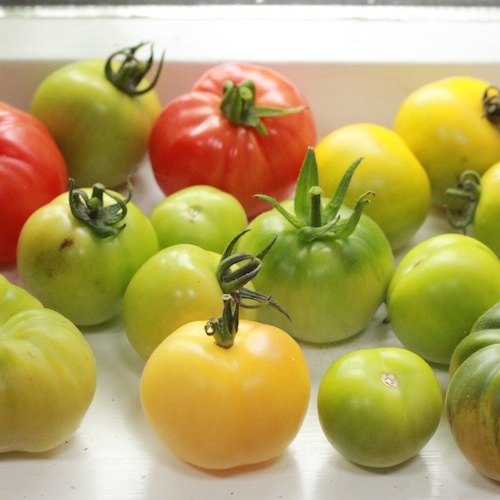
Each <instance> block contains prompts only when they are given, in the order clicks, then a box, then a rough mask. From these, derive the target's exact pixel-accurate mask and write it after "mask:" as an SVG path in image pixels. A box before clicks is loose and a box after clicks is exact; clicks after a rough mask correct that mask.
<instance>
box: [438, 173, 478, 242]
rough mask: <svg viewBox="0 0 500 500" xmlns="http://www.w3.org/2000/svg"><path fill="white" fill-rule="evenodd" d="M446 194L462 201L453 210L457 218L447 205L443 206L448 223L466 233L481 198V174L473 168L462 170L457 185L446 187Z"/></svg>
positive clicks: (472, 222)
mask: <svg viewBox="0 0 500 500" xmlns="http://www.w3.org/2000/svg"><path fill="white" fill-rule="evenodd" d="M446 195H447V196H449V197H450V198H454V199H458V200H460V201H461V202H462V203H463V205H462V206H461V208H459V209H458V210H456V211H455V214H456V215H458V217H459V218H456V217H455V215H454V214H453V213H452V211H451V210H450V208H449V207H448V206H446V207H445V209H446V219H447V220H448V223H449V224H450V226H451V227H453V228H454V229H459V230H461V231H462V232H463V234H467V229H468V228H469V226H471V225H472V224H474V218H475V216H476V210H477V206H478V204H479V200H480V198H481V176H480V175H479V174H478V173H477V172H475V171H474V170H466V171H464V172H463V173H462V174H461V176H460V179H459V181H458V184H457V186H456V187H454V188H449V189H447V190H446Z"/></svg>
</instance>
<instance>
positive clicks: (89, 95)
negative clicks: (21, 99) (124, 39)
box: [31, 44, 162, 188]
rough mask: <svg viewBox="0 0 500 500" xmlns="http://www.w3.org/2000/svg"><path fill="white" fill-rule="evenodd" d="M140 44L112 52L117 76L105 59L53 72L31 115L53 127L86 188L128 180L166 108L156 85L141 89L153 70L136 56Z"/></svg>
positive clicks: (70, 168) (35, 99) (72, 170)
mask: <svg viewBox="0 0 500 500" xmlns="http://www.w3.org/2000/svg"><path fill="white" fill-rule="evenodd" d="M141 45H142V44H141ZM139 48H140V46H137V47H133V48H131V49H129V50H127V49H125V50H124V51H120V52H119V53H116V54H113V56H111V58H112V59H113V61H112V64H111V68H112V69H113V74H114V75H115V76H114V77H113V76H112V75H111V77H110V76H109V74H108V73H107V70H106V68H107V64H106V63H107V61H105V60H100V59H99V60H94V59H91V60H84V61H76V62H73V63H70V64H68V65H65V66H63V67H61V68H59V69H57V70H56V71H54V72H53V73H51V74H49V75H48V76H47V77H46V78H45V79H44V80H43V81H42V82H41V83H40V85H39V86H38V88H37V89H36V91H35V94H34V95H33V100H32V103H31V113H32V114H33V115H34V116H35V117H37V118H38V119H39V120H40V121H41V122H42V123H43V124H44V125H45V126H46V127H47V128H48V129H49V131H50V133H51V135H52V137H53V138H54V139H55V141H56V143H57V145H58V146H59V149H60V150H61V152H62V154H63V156H64V159H65V160H66V164H67V167H68V171H69V174H70V176H71V177H73V178H74V179H75V181H76V183H77V185H78V186H80V187H85V186H91V185H92V184H94V183H96V182H102V183H103V184H104V185H105V186H108V187H110V188H113V187H117V186H119V185H121V184H124V183H125V182H126V180H127V177H128V176H129V175H130V174H131V172H132V171H133V170H134V169H136V168H137V167H138V166H139V164H140V163H141V161H142V160H143V159H144V158H145V156H146V152H147V144H148V140H149V134H150V132H151V130H152V128H153V124H154V122H155V120H156V118H157V117H158V116H159V114H160V112H161V109H162V107H161V103H160V100H159V98H158V95H157V93H156V91H155V90H154V89H151V90H149V91H147V92H146V93H141V92H142V91H144V90H145V89H147V88H148V87H149V86H150V84H149V83H148V82H147V81H146V80H145V79H144V80H143V79H142V76H141V77H140V78H139V76H140V75H139V73H141V72H143V71H144V70H146V68H147V66H146V64H145V63H142V62H140V61H138V60H137V58H136V57H135V55H134V54H135V51H136V50H137V49H139ZM115 56H116V57H115ZM118 56H123V61H122V62H123V63H124V62H125V58H126V57H128V62H127V63H126V64H124V65H122V64H121V63H118ZM111 58H110V60H111ZM134 66H135V69H133V67H134Z"/></svg>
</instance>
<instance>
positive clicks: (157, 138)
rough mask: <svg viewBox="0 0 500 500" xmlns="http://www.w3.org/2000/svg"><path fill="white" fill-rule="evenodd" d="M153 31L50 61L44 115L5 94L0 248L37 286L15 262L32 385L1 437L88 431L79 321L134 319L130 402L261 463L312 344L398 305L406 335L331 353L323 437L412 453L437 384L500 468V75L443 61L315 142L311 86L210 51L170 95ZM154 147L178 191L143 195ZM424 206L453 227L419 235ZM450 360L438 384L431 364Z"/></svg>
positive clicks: (90, 365)
mask: <svg viewBox="0 0 500 500" xmlns="http://www.w3.org/2000/svg"><path fill="white" fill-rule="evenodd" d="M144 46H145V44H139V45H137V46H134V47H131V48H128V49H124V50H122V51H118V52H116V53H114V54H112V55H111V57H110V58H109V59H108V60H107V61H101V60H93V61H79V62H75V63H73V64H70V65H68V66H65V67H63V68H61V69H59V70H58V71H56V72H54V73H53V74H50V75H48V76H47V78H46V79H45V80H43V82H41V84H40V86H39V88H38V89H37V91H36V93H35V94H34V96H33V101H32V108H31V113H29V114H28V113H26V112H23V111H20V110H17V109H14V108H11V107H9V106H8V105H6V104H1V105H0V176H1V180H2V183H1V186H2V187H1V189H0V210H2V211H3V214H4V216H5V220H7V221H8V224H6V225H4V226H2V229H1V230H0V248H1V252H0V261H2V262H11V263H14V262H15V266H16V270H17V273H18V276H19V280H20V282H21V284H22V286H23V288H20V287H17V286H15V285H14V284H12V283H9V282H7V281H6V280H5V279H4V278H3V276H2V277H1V278H2V280H0V320H1V323H2V324H1V325H0V327H1V328H2V335H1V336H0V351H1V353H0V356H1V357H2V359H8V363H7V362H6V363H4V364H3V365H2V366H5V372H6V373H7V375H6V377H7V376H8V377H11V379H12V382H11V383H9V384H8V387H7V389H5V388H3V389H2V390H0V400H1V401H4V402H5V401H10V400H12V398H14V396H15V398H18V401H17V402H16V405H9V404H7V403H5V404H0V451H7V450H22V451H40V450H47V449H50V448H53V447H55V446H57V445H58V444H59V443H60V442H61V440H63V439H67V438H68V437H69V436H70V435H71V434H72V433H73V432H74V431H75V429H76V427H77V425H78V423H79V421H80V419H81V418H83V415H84V413H85V411H86V409H87V408H88V406H89V405H90V403H91V401H92V398H93V394H94V390H95V384H96V370H95V360H94V357H93V353H92V351H91V349H90V347H89V346H88V345H87V343H86V342H85V336H84V335H82V333H81V331H80V330H79V327H82V328H87V327H99V326H100V325H103V324H104V323H105V322H107V321H110V320H113V319H114V318H119V319H120V320H121V321H122V325H123V329H124V333H125V334H126V337H127V339H128V341H129V343H130V346H131V347H132V348H133V350H135V351H136V352H137V353H138V354H139V356H140V357H141V358H142V361H143V362H144V370H143V372H142V377H141V384H140V394H139V395H138V401H140V404H141V406H142V409H143V412H144V415H145V417H146V419H147V421H148V422H149V423H150V424H151V427H152V428H153V429H154V431H155V432H156V433H157V435H158V436H159V438H160V439H161V441H162V442H164V443H165V444H166V446H167V447H168V448H169V449H170V450H171V451H173V452H174V454H176V455H177V456H178V457H179V458H181V459H182V460H184V461H186V462H188V463H190V464H193V465H195V466H198V467H202V468H207V469H231V468H235V467H240V466H242V465H250V464H256V463H262V462H265V461H267V460H270V459H272V458H274V457H276V456H278V455H279V454H280V453H282V452H283V450H284V449H285V448H286V447H287V446H288V445H289V444H290V443H291V442H292V441H293V440H294V438H295V436H296V435H297V433H298V432H299V430H300V428H301V425H302V423H303V421H304V418H305V415H306V412H307V410H308V407H309V403H310V397H311V380H310V371H309V366H308V361H307V359H306V356H305V355H304V352H303V349H302V346H303V345H305V344H308V345H310V346H311V347H312V348H318V349H320V348H322V347H324V346H326V347H328V348H331V350H328V352H333V353H335V348H336V346H337V345H339V343H340V342H342V343H343V345H348V344H347V343H348V342H349V341H350V340H351V339H352V338H354V337H356V336H358V335H359V336H361V335H363V333H364V331H365V330H366V329H367V328H368V327H369V325H370V324H371V323H372V322H373V320H374V318H375V316H376V314H377V312H378V311H380V310H382V311H384V313H385V314H386V319H385V323H386V324H388V325H389V326H390V328H391V329H392V332H391V333H393V334H394V336H393V337H391V338H392V340H391V341H392V342H393V345H391V346H389V347H387V346H384V347H382V346H379V347H377V348H373V349H363V350H361V349H355V348H354V347H353V349H352V351H351V352H349V353H348V354H347V355H345V356H340V357H337V359H335V355H334V354H333V356H332V360H331V366H330V367H329V368H328V370H327V371H325V373H323V374H322V377H321V381H320V384H319V389H318V393H317V395H316V405H317V411H318V417H319V424H320V427H321V429H322V431H323V432H324V434H325V435H326V437H327V438H328V441H329V442H330V443H331V444H332V446H333V447H335V448H336V449H337V450H338V451H339V452H340V453H341V454H342V455H343V456H344V457H345V458H346V459H348V460H350V461H351V462H353V463H355V464H358V465H361V466H364V467H375V468H381V467H391V466H394V465H398V464H401V463H403V462H406V461H407V460H409V459H410V458H412V457H414V456H415V455H416V454H418V453H419V452H420V450H421V449H422V448H423V447H424V446H425V445H426V444H427V443H428V441H429V440H430V439H431V438H432V436H433V435H434V432H435V431H436V428H437V426H438V423H439V421H440V416H441V411H442V409H443V404H444V407H445V408H446V411H447V417H448V420H449V422H450V427H451V430H452V431H453V436H454V437H455V439H456V440H457V443H458V444H459V446H460V448H461V449H462V450H463V452H464V455H465V456H466V457H467V458H468V459H469V460H470V461H471V463H473V464H474V465H476V467H477V468H478V469H479V470H480V471H481V472H483V474H485V475H487V476H489V477H492V478H495V479H498V478H499V477H500V465H499V464H500V460H488V461H487V462H488V463H487V464H486V465H485V463H484V462H485V460H484V457H485V456H486V452H484V453H482V452H480V451H478V450H479V448H481V449H484V450H487V453H488V454H489V455H488V456H493V455H494V456H498V455H499V454H500V448H499V447H498V443H497V442H496V441H494V438H493V437H492V433H493V431H494V430H495V429H498V418H496V417H498V415H496V417H495V415H494V416H493V417H491V414H492V412H491V408H492V406H493V405H494V401H498V384H497V383H496V379H497V378H498V376H497V370H496V365H497V362H498V359H499V358H498V356H499V352H498V324H497V323H496V316H495V314H496V312H492V311H496V309H495V310H493V309H491V310H490V308H491V307H493V306H494V305H495V304H497V303H500V260H499V255H500V239H499V237H498V234H499V231H498V229H499V223H498V215H499V213H500V203H499V201H498V200H499V199H500V196H499V189H500V188H499V187H498V186H499V185H500V129H499V121H500V120H499V118H498V117H499V114H500V97H499V92H498V90H497V89H495V88H494V87H493V86H492V85H491V84H489V83H488V82H485V81H482V80H478V79H475V78H465V77H460V78H449V79H446V80H441V81H438V82H433V83H431V84H429V85H427V86H425V87H423V88H420V89H417V90H416V91H415V92H414V93H412V94H411V95H410V96H408V98H407V99H406V100H405V101H404V102H403V103H401V107H400V109H399V110H398V112H397V114H396V116H395V119H394V123H393V127H392V128H387V127H383V126H381V125H378V124H372V123H357V124H350V125H347V126H345V127H341V128H339V129H337V130H334V131H332V132H331V133H329V134H327V135H325V136H324V137H322V138H319V140H318V137H317V131H316V125H315V121H314V116H313V113H312V110H311V109H310V107H309V105H308V102H307V99H306V96H305V95H304V94H303V93H302V91H301V90H300V89H299V88H298V87H297V86H296V85H295V84H294V83H293V82H291V81H289V80H288V79H287V78H286V77H284V76H283V75H281V74H280V73H278V72H277V71H275V70H272V69H270V68H267V67H264V66H259V65H254V64H249V63H227V64H220V65H217V66H214V67H213V68H211V69H210V70H209V71H207V72H206V73H205V74H203V75H202V76H201V77H200V79H199V80H198V81H196V82H195V83H194V85H193V86H192V87H191V88H190V89H189V91H188V92H187V93H185V94H183V95H180V96H179V97H177V98H176V99H174V100H173V101H171V102H169V103H167V104H166V105H165V106H164V107H162V105H161V104H160V99H159V96H158V94H157V93H156V90H155V89H154V84H155V83H156V81H157V79H158V78H159V72H160V69H161V64H160V65H159V66H158V69H157V72H156V73H155V74H154V75H153V77H152V81H151V82H149V81H148V80H147V74H148V72H149V71H150V69H151V68H152V67H153V53H152V48H151V52H150V54H149V58H148V59H147V60H146V61H141V60H140V59H139V53H140V51H141V50H142V49H143V48H144ZM89 89H92V92H90V90H89ZM35 151H41V152H42V154H38V155H37V154H35ZM144 159H149V164H148V162H146V165H143V164H142V163H143V160H144ZM138 168H150V172H151V174H152V180H153V181H155V182H156V184H157V187H158V188H159V189H160V190H161V192H163V194H164V197H163V199H162V200H161V201H160V202H159V203H158V204H157V205H156V206H155V207H154V208H153V210H152V211H151V213H150V214H149V215H147V214H146V213H145V212H144V211H143V210H142V209H141V208H140V206H139V205H138V204H136V202H135V198H134V180H135V170H136V169H138ZM35 185H37V186H38V188H39V189H38V190H36V189H35ZM32 193H33V194H32ZM133 199H134V201H132V200H133ZM431 210H434V211H435V213H436V216H437V217H439V218H440V219H441V220H442V221H444V222H446V223H449V226H448V227H449V228H450V229H449V231H447V232H446V234H440V235H437V236H435V237H433V238H430V239H427V240H425V241H422V242H420V243H418V244H413V242H414V241H415V238H416V235H417V233H418V231H419V229H420V228H421V227H422V225H423V223H424V221H426V220H427V217H428V215H429V213H430V212H431ZM460 231H461V232H462V233H464V234H460ZM468 232H469V233H470V234H468ZM486 311H489V312H488V313H487V316H482V315H483V314H484V313H485V312H486ZM478 318H480V319H479V323H478V322H477V321H478ZM492 318H493V319H492ZM478 325H482V326H478ZM49 331H50V333H51V334H53V338H50V339H49V338H48V333H49ZM479 332H480V333H479ZM20 338H25V339H26V338H28V339H29V341H30V342H32V344H33V346H35V347H36V349H37V350H38V351H39V352H40V353H41V354H40V358H39V359H37V360H36V362H35V361H33V359H34V358H35V356H34V355H33V352H34V350H35V347H34V348H33V349H28V351H26V350H23V349H22V347H19V345H20V344H16V343H15V342H16V341H19V339H20ZM7 340H9V341H12V346H11V344H9V343H8V342H7ZM55 343H57V344H58V345H62V344H64V346H65V348H64V349H62V350H61V349H58V347H57V346H56V345H55ZM353 345H354V344H353ZM9 349H10V350H11V351H12V352H11V351H9ZM38 351H37V352H38ZM74 358H78V360H75V359H74ZM68 363H70V364H71V363H74V365H73V366H77V371H78V373H75V371H76V370H75V369H73V370H72V369H71V368H68ZM17 365H23V366H25V367H26V372H25V373H24V374H23V373H21V371H20V370H16V369H15V367H16V366H17ZM448 366H449V369H450V383H449V386H448V387H447V393H446V400H445V401H443V397H442V396H443V395H442V389H441V387H440V384H439V382H438V380H437V378H436V376H435V371H434V370H433V368H435V369H436V370H438V369H440V367H441V368H443V367H445V368H446V367H448ZM2 370H4V368H3V367H2ZM23 377H24V378H23ZM486 379H487V380H488V381H489V383H488V385H487V386H486V384H485V380H486ZM9 380H10V379H9ZM29 380H31V382H29ZM33 380H36V381H37V384H38V385H37V386H36V387H34V386H33V385H32V382H33ZM16 387H17V388H16ZM75 387H76V388H77V389H75ZM16 391H17V392H16ZM37 391H38V392H40V391H46V394H49V396H48V399H46V400H45V403H46V406H47V408H42V406H43V404H42V401H41V400H40V399H37V398H35V396H34V395H30V394H34V393H36V392H37ZM68 392H71V394H68ZM15 398H14V399H15ZM66 400H67V403H68V405H67V407H64V409H62V408H61V407H60V404H61V401H66ZM30 405H31V406H33V407H36V408H37V409H40V418H39V422H38V423H37V425H34V422H33V418H32V417H31V416H30V415H27V414H26V408H27V407H28V406H30ZM6 408H7V409H6ZM44 411H46V414H45V413H44ZM50 411H55V412H56V413H57V414H58V415H59V416H60V418H59V419H58V420H54V421H52V420H51V419H50V418H49V417H50ZM201 415H203V418H200V416H201ZM207 421H208V425H207ZM5 422H6V423H5ZM221 423H223V425H221ZM38 424H39V425H38ZM471 425H473V426H474V428H475V429H476V432H473V433H470V432H469V427H470V426H471ZM207 427H208V428H207ZM382 428H383V429H382ZM380 429H382V430H380ZM492 429H493V430H492ZM495 453H496V455H495Z"/></svg>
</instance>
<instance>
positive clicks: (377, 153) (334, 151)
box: [315, 123, 430, 250]
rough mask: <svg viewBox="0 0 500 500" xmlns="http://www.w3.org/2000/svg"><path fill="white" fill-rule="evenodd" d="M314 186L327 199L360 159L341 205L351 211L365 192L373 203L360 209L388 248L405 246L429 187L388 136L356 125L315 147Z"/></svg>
mask: <svg viewBox="0 0 500 500" xmlns="http://www.w3.org/2000/svg"><path fill="white" fill-rule="evenodd" d="M315 150H316V160H317V163H318V173H319V184H320V187H321V188H322V189H323V190H324V194H325V196H328V197H329V196H331V195H332V194H333V192H334V191H335V189H336V187H337V186H338V184H339V182H340V179H341V178H342V176H343V174H344V172H345V170H346V169H347V168H348V167H349V165H350V164H351V163H353V162H354V161H355V160H357V159H358V158H363V160H362V161H361V163H360V165H359V166H358V167H357V169H356V172H355V173H354V176H353V178H352V180H351V183H350V186H349V189H348V190H347V194H346V197H345V199H344V202H345V204H346V205H348V206H349V207H351V208H353V207H354V205H355V204H356V201H357V199H358V198H359V197H360V196H361V195H362V194H364V193H365V192H366V191H373V192H374V193H375V197H374V198H373V200H372V202H371V203H370V204H368V205H367V206H366V208H365V213H366V215H368V216H370V217H371V218H372V219H373V220H374V221H375V222H376V223H377V224H378V225H379V226H380V228H381V229H382V231H384V233H385V235H386V237H387V239H388V240H389V243H390V244H391V247H392V248H393V249H394V250H395V249H399V248H401V247H402V246H403V245H405V244H406V243H408V242H409V241H410V240H411V238H412V237H413V236H414V235H415V233H416V232H417V231H418V229H419V228H420V226H421V225H422V224H423V222H424V220H425V219H426V217H427V214H428V211H429V205H430V184H429V179H428V177H427V174H426V173H425V170H424V168H423V167H422V165H421V164H420V162H419V161H418V160H417V158H416V157H415V155H414V154H413V153H412V152H411V150H410V149H409V148H408V146H407V145H406V144H405V142H404V141H403V140H402V139H401V138H400V137H399V136H398V135H397V134H396V133H395V132H394V131H392V130H389V129H387V128H385V127H382V126H380V125H376V124H371V123H356V124H352V125H347V126H345V127H342V128H339V129H337V130H334V131H333V132H331V133H330V134H328V135H327V136H326V137H324V138H323V139H322V140H321V141H320V142H319V143H318V145H317V146H316V148H315Z"/></svg>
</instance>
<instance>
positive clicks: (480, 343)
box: [449, 328, 500, 377]
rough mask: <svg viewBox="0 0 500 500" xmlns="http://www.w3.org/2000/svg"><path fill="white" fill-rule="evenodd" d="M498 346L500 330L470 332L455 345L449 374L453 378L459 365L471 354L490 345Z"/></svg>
mask: <svg viewBox="0 0 500 500" xmlns="http://www.w3.org/2000/svg"><path fill="white" fill-rule="evenodd" d="M495 344H500V329H498V330H497V329H493V328H491V329H485V330H475V331H471V332H470V333H469V334H468V335H467V336H465V337H464V338H463V339H462V340H461V341H460V342H459V343H458V345H457V347H456V348H455V350H454V351H453V355H452V356H451V360H450V366H449V373H450V377H453V375H454V374H455V372H456V371H457V370H458V368H459V367H460V365H461V364H462V363H463V362H464V361H465V360H466V359H467V358H469V357H470V356H472V354H474V353H475V352H477V351H479V350H480V349H483V348H484V347H489V346H490V345H495Z"/></svg>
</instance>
